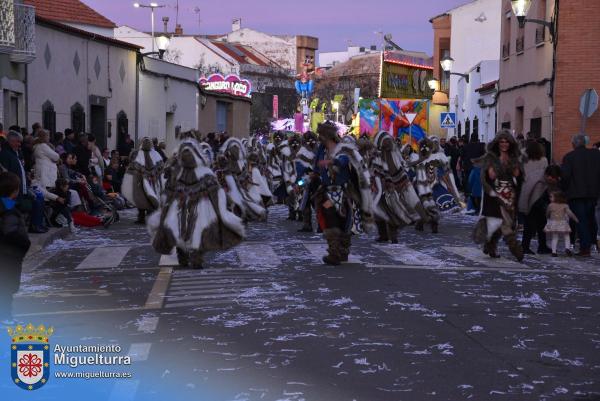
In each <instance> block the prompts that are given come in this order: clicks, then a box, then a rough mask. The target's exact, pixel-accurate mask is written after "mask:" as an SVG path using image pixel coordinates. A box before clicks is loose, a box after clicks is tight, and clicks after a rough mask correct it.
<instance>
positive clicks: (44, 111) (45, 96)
mask: <svg viewBox="0 0 600 401" xmlns="http://www.w3.org/2000/svg"><path fill="white" fill-rule="evenodd" d="M36 48H37V49H38V50H37V57H36V59H35V60H34V61H33V62H32V63H31V64H30V65H29V68H28V76H27V78H28V81H27V89H28V97H27V98H28V121H29V124H33V123H34V122H39V123H42V125H43V126H44V127H45V128H46V129H49V130H50V131H53V132H56V131H64V130H65V129H66V128H71V129H73V130H75V131H76V132H87V133H92V134H94V135H95V136H96V140H97V143H98V146H99V147H108V148H109V149H114V148H116V147H117V144H118V141H120V140H123V138H124V136H125V135H127V134H129V135H131V137H132V138H134V139H135V138H136V121H137V114H136V109H137V107H136V93H137V68H136V62H137V60H136V59H137V51H138V50H139V48H138V47H137V46H135V45H131V44H129V43H125V42H120V41H117V40H114V39H112V38H106V37H102V36H99V35H97V34H92V33H88V32H85V31H82V30H78V29H74V28H72V27H70V26H68V25H65V24H62V23H58V22H55V21H51V20H47V19H43V18H41V17H38V18H37V21H36Z"/></svg>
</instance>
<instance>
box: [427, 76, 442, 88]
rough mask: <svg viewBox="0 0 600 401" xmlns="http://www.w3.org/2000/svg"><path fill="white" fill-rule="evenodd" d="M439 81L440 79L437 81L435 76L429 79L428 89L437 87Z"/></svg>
mask: <svg viewBox="0 0 600 401" xmlns="http://www.w3.org/2000/svg"><path fill="white" fill-rule="evenodd" d="M439 83H440V81H438V80H437V79H435V78H433V79H430V80H429V81H427V85H429V89H431V90H434V91H436V90H438V89H439Z"/></svg>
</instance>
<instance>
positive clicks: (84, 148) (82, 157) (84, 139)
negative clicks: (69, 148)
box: [73, 134, 92, 177]
mask: <svg viewBox="0 0 600 401" xmlns="http://www.w3.org/2000/svg"><path fill="white" fill-rule="evenodd" d="M73 153H75V156H77V165H76V166H75V170H76V171H77V172H78V173H79V174H81V175H83V176H84V177H87V176H88V175H90V160H91V159H92V151H91V150H90V144H89V142H88V136H87V135H86V134H80V135H79V143H78V144H77V146H76V147H75V149H74V150H73Z"/></svg>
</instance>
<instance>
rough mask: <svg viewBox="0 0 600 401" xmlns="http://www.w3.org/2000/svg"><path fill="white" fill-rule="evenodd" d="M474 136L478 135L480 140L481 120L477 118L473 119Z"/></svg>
mask: <svg viewBox="0 0 600 401" xmlns="http://www.w3.org/2000/svg"><path fill="white" fill-rule="evenodd" d="M473 135H477V137H478V138H479V119H478V118H477V116H475V118H474V119H473Z"/></svg>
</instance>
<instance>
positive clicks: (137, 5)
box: [133, 2, 166, 58]
mask: <svg viewBox="0 0 600 401" xmlns="http://www.w3.org/2000/svg"><path fill="white" fill-rule="evenodd" d="M133 6H134V7H135V8H149V9H150V11H151V18H152V53H154V9H155V8H164V7H166V6H164V5H159V4H158V3H155V2H152V3H150V4H141V3H133ZM163 53H164V52H163ZM161 58H162V57H161Z"/></svg>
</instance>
